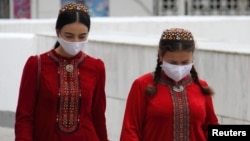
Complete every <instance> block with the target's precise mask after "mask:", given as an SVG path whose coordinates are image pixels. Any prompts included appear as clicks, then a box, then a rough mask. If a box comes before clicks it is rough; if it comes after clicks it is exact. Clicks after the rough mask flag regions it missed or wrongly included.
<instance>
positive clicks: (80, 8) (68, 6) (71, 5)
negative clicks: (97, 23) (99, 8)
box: [59, 3, 89, 15]
mask: <svg viewBox="0 0 250 141" xmlns="http://www.w3.org/2000/svg"><path fill="white" fill-rule="evenodd" d="M65 11H79V12H83V13H86V14H87V15H89V10H88V8H87V7H86V6H84V5H82V4H77V3H68V4H65V5H64V6H63V7H62V8H61V9H60V10H59V14H61V13H63V12H65Z"/></svg>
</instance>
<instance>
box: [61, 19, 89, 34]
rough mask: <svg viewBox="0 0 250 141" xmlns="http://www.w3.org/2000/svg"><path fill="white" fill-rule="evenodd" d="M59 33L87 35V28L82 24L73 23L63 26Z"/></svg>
mask: <svg viewBox="0 0 250 141" xmlns="http://www.w3.org/2000/svg"><path fill="white" fill-rule="evenodd" d="M61 32H63V33H64V32H67V33H72V34H82V33H88V27H87V26H86V25H84V24H82V23H79V22H74V23H70V24H66V25H64V26H63V28H62V29H61Z"/></svg>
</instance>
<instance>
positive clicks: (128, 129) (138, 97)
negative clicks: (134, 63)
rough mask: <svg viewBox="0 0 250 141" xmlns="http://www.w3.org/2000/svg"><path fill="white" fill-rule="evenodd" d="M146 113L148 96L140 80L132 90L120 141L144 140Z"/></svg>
mask: <svg viewBox="0 0 250 141" xmlns="http://www.w3.org/2000/svg"><path fill="white" fill-rule="evenodd" d="M145 111H146V95H145V93H144V88H143V87H142V86H141V84H140V81H139V80H135V81H134V82H133V84H132V87H131V89H130V92H129V95H128V98H127V103H126V109H125V114H124V119H123V125H122V131H121V136H120V141H140V140H142V130H143V129H142V127H143V121H144V118H145Z"/></svg>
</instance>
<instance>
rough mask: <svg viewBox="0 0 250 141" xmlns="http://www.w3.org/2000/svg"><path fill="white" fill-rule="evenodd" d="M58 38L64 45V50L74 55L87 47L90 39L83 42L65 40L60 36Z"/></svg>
mask: <svg viewBox="0 0 250 141" xmlns="http://www.w3.org/2000/svg"><path fill="white" fill-rule="evenodd" d="M57 40H58V42H59V43H60V45H61V46H62V48H63V50H64V51H65V52H67V53H68V54H70V55H73V56H74V55H76V54H77V53H79V52H80V51H81V50H83V48H84V47H86V46H87V43H88V40H86V41H82V42H69V41H66V40H64V39H63V38H62V37H58V39H57Z"/></svg>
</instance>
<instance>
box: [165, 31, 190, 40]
mask: <svg viewBox="0 0 250 141" xmlns="http://www.w3.org/2000/svg"><path fill="white" fill-rule="evenodd" d="M161 39H162V40H172V41H193V40H194V38H193V35H192V33H191V32H190V31H188V30H186V29H182V28H170V29H166V30H165V31H163V33H162V35H161Z"/></svg>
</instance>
